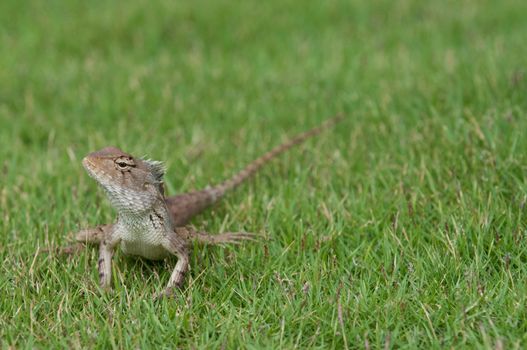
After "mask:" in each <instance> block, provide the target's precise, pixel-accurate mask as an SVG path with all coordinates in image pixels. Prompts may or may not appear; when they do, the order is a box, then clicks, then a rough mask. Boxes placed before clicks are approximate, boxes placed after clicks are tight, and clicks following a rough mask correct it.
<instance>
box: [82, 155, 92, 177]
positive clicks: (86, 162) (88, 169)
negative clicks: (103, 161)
mask: <svg viewBox="0 0 527 350" xmlns="http://www.w3.org/2000/svg"><path fill="white" fill-rule="evenodd" d="M82 166H83V167H84V169H85V170H86V172H87V173H88V175H90V177H95V173H94V172H93V163H92V162H91V161H90V159H89V158H88V157H85V158H84V159H83V160H82Z"/></svg>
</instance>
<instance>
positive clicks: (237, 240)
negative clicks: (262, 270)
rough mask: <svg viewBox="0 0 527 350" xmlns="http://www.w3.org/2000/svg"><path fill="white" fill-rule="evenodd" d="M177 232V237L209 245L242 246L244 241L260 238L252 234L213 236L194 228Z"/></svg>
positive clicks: (179, 229) (183, 228)
mask: <svg viewBox="0 0 527 350" xmlns="http://www.w3.org/2000/svg"><path fill="white" fill-rule="evenodd" d="M175 231H176V234H177V235H179V236H183V237H185V238H187V239H188V240H193V241H197V242H199V243H202V244H209V245H224V244H241V243H243V242H244V241H256V240H257V238H258V237H260V236H259V235H258V234H256V233H250V232H225V233H220V234H211V233H208V232H203V231H197V230H195V229H194V228H192V227H177V228H176V229H175Z"/></svg>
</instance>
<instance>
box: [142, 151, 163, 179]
mask: <svg viewBox="0 0 527 350" xmlns="http://www.w3.org/2000/svg"><path fill="white" fill-rule="evenodd" d="M142 160H143V162H145V164H146V165H147V166H148V168H149V169H150V171H151V172H152V175H153V176H154V179H155V180H156V181H159V182H163V177H164V176H165V172H166V167H165V164H164V163H163V162H160V161H158V160H152V159H148V158H146V157H143V158H142Z"/></svg>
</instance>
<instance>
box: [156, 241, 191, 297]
mask: <svg viewBox="0 0 527 350" xmlns="http://www.w3.org/2000/svg"><path fill="white" fill-rule="evenodd" d="M166 238H167V239H166V241H165V242H164V243H163V247H164V248H165V249H166V250H168V251H169V252H170V253H172V254H174V255H176V256H177V258H178V261H177V263H176V267H175V268H174V271H172V274H171V275H170V279H169V281H168V285H167V287H166V288H165V290H164V291H163V292H162V293H160V294H158V295H157V298H160V297H169V296H172V295H173V294H174V289H175V288H181V287H182V286H183V282H184V281H185V274H186V273H187V271H188V269H189V253H188V246H187V241H186V240H185V239H184V238H183V237H180V236H178V235H177V234H176V233H175V232H171V233H170V234H169V235H168V236H167V237H166Z"/></svg>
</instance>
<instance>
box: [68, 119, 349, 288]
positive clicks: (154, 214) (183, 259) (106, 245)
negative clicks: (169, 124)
mask: <svg viewBox="0 0 527 350" xmlns="http://www.w3.org/2000/svg"><path fill="white" fill-rule="evenodd" d="M340 119H341V117H340V116H337V117H334V118H331V119H329V120H327V121H326V122H324V123H323V124H321V125H320V126H318V127H316V128H314V129H311V130H309V131H307V132H304V133H302V134H300V135H298V136H296V137H294V138H293V139H291V140H289V141H287V142H285V143H283V144H282V145H280V146H278V147H276V148H274V149H273V150H271V151H270V152H268V153H266V154H264V155H263V156H261V157H260V158H258V159H256V160H255V161H253V162H252V163H250V164H249V165H248V166H246V167H245V168H244V169H243V170H242V171H240V172H239V173H237V174H236V175H234V176H233V177H232V178H230V179H228V180H226V181H224V182H223V183H221V184H219V185H217V186H214V187H209V188H206V189H203V190H200V191H194V192H189V193H185V194H180V195H176V196H171V197H165V194H164V188H163V177H164V173H165V168H164V166H163V164H162V163H161V162H158V161H152V160H148V159H141V158H136V157H134V156H132V155H130V154H128V153H125V152H123V151H121V150H120V149H118V148H115V147H107V148H103V149H101V150H100V151H97V152H93V153H90V154H89V155H87V156H86V157H85V158H84V159H83V161H82V164H83V166H84V168H85V169H86V171H87V172H88V174H89V175H90V176H91V177H92V178H94V179H95V180H96V181H97V182H98V183H99V185H100V186H101V187H102V188H103V189H104V191H105V192H106V194H107V196H108V198H109V200H110V202H111V203H112V206H113V207H114V208H115V209H116V210H117V212H118V219H117V222H116V223H114V224H106V225H100V226H97V227H94V228H89V229H85V230H82V231H79V232H78V233H77V234H76V240H77V241H79V242H83V243H97V244H99V254H100V256H99V261H98V267H99V278H100V284H101V286H102V287H103V288H105V289H106V288H109V287H110V281H111V272H112V269H111V260H112V255H113V252H114V249H115V248H116V247H117V246H119V245H120V247H121V249H122V251H123V252H124V253H125V254H130V255H136V256H140V257H143V258H146V259H151V260H159V259H164V258H166V257H168V256H170V255H176V256H177V258H178V261H177V263H176V266H175V268H174V271H173V272H172V275H171V276H170V280H169V282H168V285H167V287H166V288H165V290H164V291H163V292H162V293H161V294H160V295H159V296H170V295H171V294H172V293H173V292H174V290H175V288H176V287H181V286H182V284H183V281H184V276H185V273H186V272H187V270H188V266H189V253H188V243H189V241H195V240H196V241H198V242H201V243H205V244H227V243H240V242H241V241H243V240H251V239H253V238H255V235H254V234H251V233H245V232H238V233H223V234H217V235H211V234H209V233H206V232H199V231H196V230H195V229H193V228H191V227H185V225H186V224H187V223H188V222H189V220H190V219H191V218H192V217H193V216H194V215H196V214H198V213H200V212H202V211H203V210H205V209H206V208H208V207H210V206H211V205H212V204H214V203H215V202H217V201H218V200H219V199H220V198H222V197H223V196H224V195H225V194H226V193H227V192H229V191H230V190H232V189H234V188H236V187H237V186H238V185H240V184H241V183H242V182H243V181H244V180H245V179H247V178H249V177H250V176H251V175H253V174H254V173H255V172H256V171H257V170H258V169H260V168H261V167H262V166H263V165H264V164H266V163H267V162H268V161H270V160H271V159H272V158H274V157H276V156H277V155H279V154H280V153H282V152H284V151H286V150H288V149H290V148H291V147H293V146H295V145H297V144H299V143H301V142H303V141H305V140H306V139H308V138H309V137H311V136H314V135H316V134H318V133H320V132H321V131H322V130H323V129H325V128H327V127H330V126H332V125H334V124H335V123H336V122H337V121H339V120H340ZM66 250H67V249H66Z"/></svg>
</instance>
